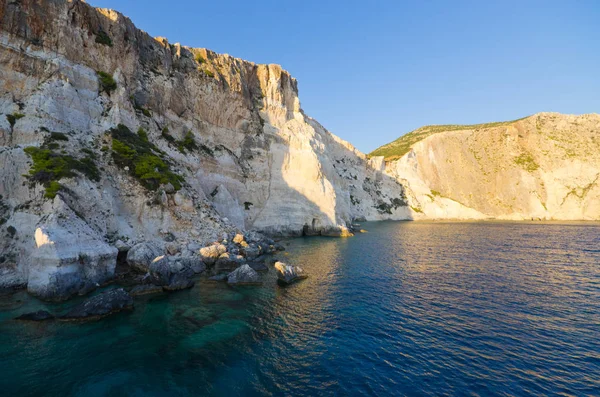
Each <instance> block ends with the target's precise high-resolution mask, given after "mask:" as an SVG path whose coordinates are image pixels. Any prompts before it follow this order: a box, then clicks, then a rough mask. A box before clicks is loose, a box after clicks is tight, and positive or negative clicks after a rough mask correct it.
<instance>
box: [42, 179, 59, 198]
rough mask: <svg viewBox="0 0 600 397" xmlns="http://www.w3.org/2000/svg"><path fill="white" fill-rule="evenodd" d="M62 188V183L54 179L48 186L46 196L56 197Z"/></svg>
mask: <svg viewBox="0 0 600 397" xmlns="http://www.w3.org/2000/svg"><path fill="white" fill-rule="evenodd" d="M60 189H62V185H61V184H60V183H58V182H57V181H52V182H50V183H49V184H48V186H47V187H46V193H45V194H44V197H46V198H49V199H54V197H56V195H57V194H58V192H59V190H60Z"/></svg>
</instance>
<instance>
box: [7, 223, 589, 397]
mask: <svg viewBox="0 0 600 397" xmlns="http://www.w3.org/2000/svg"><path fill="white" fill-rule="evenodd" d="M363 227H364V228H365V229H367V230H368V231H369V232H368V233H366V234H359V235H357V236H356V237H354V238H348V239H336V238H301V239H295V240H289V241H286V242H285V244H286V245H287V248H288V249H287V251H286V253H285V255H282V257H283V258H284V259H285V260H286V261H288V262H289V263H292V264H296V265H301V266H302V267H304V268H305V269H306V271H307V272H308V273H309V274H310V278H309V279H307V280H304V281H302V282H300V283H298V284H296V285H293V286H291V287H288V288H281V287H278V286H277V284H276V282H275V280H276V276H275V273H274V272H273V271H272V270H271V271H270V272H269V273H268V274H266V275H265V276H264V278H265V284H264V285H263V286H260V287H244V288H231V287H228V286H226V285H225V284H220V283H214V282H208V281H199V282H198V283H197V285H196V286H195V287H194V288H193V289H191V290H188V291H183V292H178V293H172V294H164V295H158V296H150V297H143V298H139V299H136V302H135V310H134V311H133V312H132V313H121V314H118V315H115V316H113V317H110V318H107V319H104V320H101V321H98V322H92V323H86V324H77V323H62V322H51V323H40V324H34V323H20V322H17V321H14V320H12V318H14V317H15V316H17V315H19V314H22V313H26V312H29V311H32V310H36V309H39V308H48V309H50V311H52V312H59V313H60V312H61V311H64V310H65V309H66V308H68V307H70V306H72V305H73V304H74V303H75V302H67V303H65V304H61V305H50V306H46V305H44V304H42V303H40V302H38V301H36V300H34V299H32V298H29V297H28V296H27V295H26V294H25V293H24V292H21V293H17V294H15V295H5V296H2V297H0V395H3V396H28V395H40V396H41V395H44V396H86V397H88V396H89V397H91V396H119V395H128V396H146V395H150V396H167V395H168V396H187V395H220V396H235V395H248V396H251V395H285V396H289V395H299V396H319V395H336V396H337V395H368V396H387V395H411V396H440V395H450V396H452V395H456V396H469V395H472V396H494V395H497V396H525V395H530V396H540V395H561V396H598V395H600V225H599V224H595V223H579V224H556V223H543V224H542V223H494V222H482V223H437V222H432V223H420V222H381V223H366V224H364V225H363Z"/></svg>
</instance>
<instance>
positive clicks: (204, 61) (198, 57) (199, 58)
mask: <svg viewBox="0 0 600 397" xmlns="http://www.w3.org/2000/svg"><path fill="white" fill-rule="evenodd" d="M196 62H198V63H199V64H200V65H202V64H203V63H206V59H204V57H203V56H202V54H198V55H196Z"/></svg>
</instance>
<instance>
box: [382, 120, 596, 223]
mask: <svg viewBox="0 0 600 397" xmlns="http://www.w3.org/2000/svg"><path fill="white" fill-rule="evenodd" d="M599 132H600V115H598V114H587V115H581V116H572V115H562V114H558V113H540V114H536V115H533V116H530V117H526V118H523V119H520V120H515V121H511V122H500V123H489V124H481V125H472V126H459V125H448V126H428V127H423V128H420V129H418V130H416V131H414V132H412V133H410V134H407V135H405V136H403V137H401V138H400V139H398V140H396V141H394V142H392V143H390V144H388V145H385V146H383V147H381V148H379V149H377V150H375V151H374V152H373V153H371V156H372V157H371V161H372V162H377V163H378V164H380V166H381V168H380V169H381V170H382V171H384V172H385V173H386V174H387V175H389V176H390V177H393V178H395V179H396V180H398V181H399V182H400V183H402V184H403V185H404V186H405V187H406V192H407V197H408V203H409V205H410V207H411V209H412V211H413V213H412V217H413V218H414V219H486V218H494V219H509V220H531V219H534V220H539V219H546V220H597V219H600V185H599V183H598V182H600V181H599V177H600V136H599V134H598V133H599ZM381 156H384V157H385V160H386V161H384V157H381Z"/></svg>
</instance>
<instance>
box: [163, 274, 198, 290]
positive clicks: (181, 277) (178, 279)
mask: <svg viewBox="0 0 600 397" xmlns="http://www.w3.org/2000/svg"><path fill="white" fill-rule="evenodd" d="M194 284H195V283H194V280H192V279H191V278H190V275H189V274H185V273H183V272H180V273H176V274H174V275H173V276H171V280H170V281H169V284H167V285H164V286H163V289H164V290H165V291H179V290H183V289H188V288H192V287H193V286H194Z"/></svg>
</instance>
